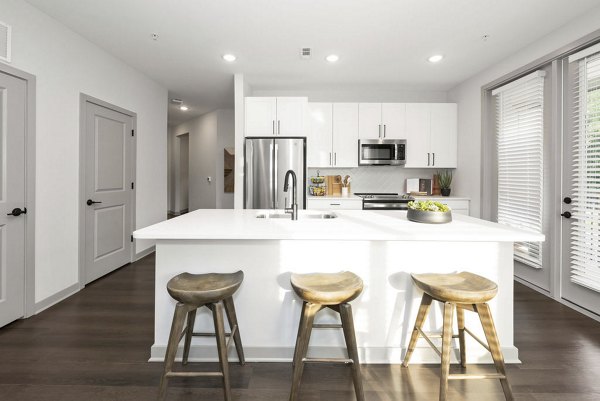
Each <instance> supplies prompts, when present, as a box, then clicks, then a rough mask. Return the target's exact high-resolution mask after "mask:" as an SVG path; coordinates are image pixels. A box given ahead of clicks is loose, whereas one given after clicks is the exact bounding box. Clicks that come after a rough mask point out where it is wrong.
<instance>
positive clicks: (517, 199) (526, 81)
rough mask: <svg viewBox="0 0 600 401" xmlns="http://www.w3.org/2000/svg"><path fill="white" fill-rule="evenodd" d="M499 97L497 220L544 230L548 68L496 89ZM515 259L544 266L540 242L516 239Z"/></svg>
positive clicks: (497, 112)
mask: <svg viewBox="0 0 600 401" xmlns="http://www.w3.org/2000/svg"><path fill="white" fill-rule="evenodd" d="M492 94H493V95H494V96H495V98H496V140H497V157H498V214H497V221H498V223H500V224H505V225H507V226H510V227H514V228H519V229H522V230H528V231H532V232H536V233H541V232H542V218H543V183H544V179H543V178H544V176H543V171H544V166H543V160H544V155H543V149H544V131H543V128H544V126H543V123H544V120H543V118H544V113H543V111H544V72H543V71H536V72H535V73H533V74H530V75H528V76H526V77H523V78H521V79H519V80H517V81H513V82H511V83H509V84H507V85H505V86H503V87H501V88H498V89H496V90H494V91H493V92H492ZM514 255H515V259H516V260H518V261H520V262H522V263H525V264H527V265H529V266H532V267H535V268H542V244H541V243H540V242H517V243H515V253H514Z"/></svg>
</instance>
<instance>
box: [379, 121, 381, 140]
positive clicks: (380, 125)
mask: <svg viewBox="0 0 600 401" xmlns="http://www.w3.org/2000/svg"><path fill="white" fill-rule="evenodd" d="M379 138H381V124H379Z"/></svg>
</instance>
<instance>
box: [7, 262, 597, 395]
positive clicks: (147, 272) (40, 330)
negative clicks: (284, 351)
mask: <svg viewBox="0 0 600 401" xmlns="http://www.w3.org/2000/svg"><path fill="white" fill-rule="evenodd" d="M153 293H154V257H153V256H148V257H146V258H144V259H143V260H141V261H139V262H136V263H134V264H132V265H129V266H126V267H124V268H122V269H120V270H119V271H117V272H115V273H113V274H111V275H109V276H107V277H105V278H102V279H100V280H98V281H96V282H94V283H93V284H91V285H89V286H88V287H86V288H85V289H84V290H83V291H81V292H79V293H78V294H76V295H74V296H72V297H71V298H69V299H67V300H65V301H63V302H61V303H60V304H58V305H56V306H54V307H52V308H50V309H48V310H46V311H44V312H42V313H40V314H39V315H37V316H34V317H32V318H30V319H27V320H21V321H17V322H14V323H12V324H10V325H8V326H6V327H4V328H2V329H0V400H6V401H21V400H31V401H51V400H52V401H54V400H55V401H83V400H85V401H97V400H153V399H155V397H156V391H157V386H158V383H159V379H160V374H161V369H162V364H160V363H148V362H147V360H148V357H149V348H150V346H151V345H152V342H153V330H154V327H153V324H154V305H153ZM515 301H516V304H515V317H516V322H515V327H516V333H515V336H516V345H517V347H518V348H519V350H520V356H521V360H522V361H523V363H522V364H521V365H509V367H508V372H509V378H510V381H511V383H512V386H513V390H514V392H515V396H516V399H517V400H521V401H531V400H533V401H542V400H543V401H562V400H565V401H598V400H600V323H598V322H596V321H594V320H592V319H589V318H587V317H585V316H583V315H581V314H579V313H577V312H575V311H573V310H571V309H569V308H567V307H565V306H563V305H561V304H559V303H557V302H554V301H552V300H550V299H548V298H546V297H544V296H542V295H540V294H537V293H536V292H534V291H532V290H530V289H528V288H526V287H524V286H522V285H519V284H516V295H515ZM241 330H242V335H243V327H242V328H241ZM193 365H195V364H192V366H193ZM200 365H201V366H202V367H203V368H206V369H212V370H215V369H216V366H215V365H214V364H200ZM207 365H211V366H207ZM230 366H231V378H232V383H233V387H234V390H233V394H234V399H235V400H240V401H241V400H248V401H258V400H287V398H288V395H289V388H290V382H291V366H290V364H289V363H248V364H247V365H246V366H244V367H241V366H239V365H237V364H235V363H232V364H231V365H230ZM490 369H492V368H491V367H490V366H488V365H484V366H470V367H469V368H468V370H469V371H470V372H477V371H489V370H490ZM363 374H364V386H365V392H366V398H367V399H368V400H371V401H374V400H390V401H391V400H406V401H416V400H419V401H429V400H431V401H434V400H437V397H438V368H437V366H434V365H424V366H419V365H411V366H410V367H409V368H408V369H404V368H401V367H400V366H399V365H364V368H363ZM220 386H221V384H220V381H218V380H213V379H178V380H172V381H171V385H170V387H169V393H168V400H222V391H221V387H220ZM450 389H451V393H450V396H451V398H450V400H451V401H454V400H456V401H458V400H472V401H487V400H494V401H495V400H498V401H501V400H504V397H503V395H502V392H501V389H500V385H499V384H498V383H497V381H495V380H491V381H458V382H451V383H450ZM354 399H355V398H354V392H353V388H352V383H351V376H350V370H349V369H347V368H345V367H344V366H340V365H309V366H307V367H306V369H305V373H304V377H303V380H302V389H301V400H305V401H317V400H323V401H326V400H327V401H335V400H354Z"/></svg>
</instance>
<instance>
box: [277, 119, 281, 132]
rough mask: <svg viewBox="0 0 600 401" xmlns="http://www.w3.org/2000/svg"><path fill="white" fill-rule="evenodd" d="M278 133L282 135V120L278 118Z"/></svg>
mask: <svg viewBox="0 0 600 401" xmlns="http://www.w3.org/2000/svg"><path fill="white" fill-rule="evenodd" d="M277 135H281V120H277Z"/></svg>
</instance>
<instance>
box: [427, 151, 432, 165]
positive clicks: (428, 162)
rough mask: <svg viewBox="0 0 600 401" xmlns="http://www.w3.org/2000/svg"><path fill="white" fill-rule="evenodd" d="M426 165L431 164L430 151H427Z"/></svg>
mask: <svg viewBox="0 0 600 401" xmlns="http://www.w3.org/2000/svg"><path fill="white" fill-rule="evenodd" d="M427 165H428V166H430V165H431V153H427Z"/></svg>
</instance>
